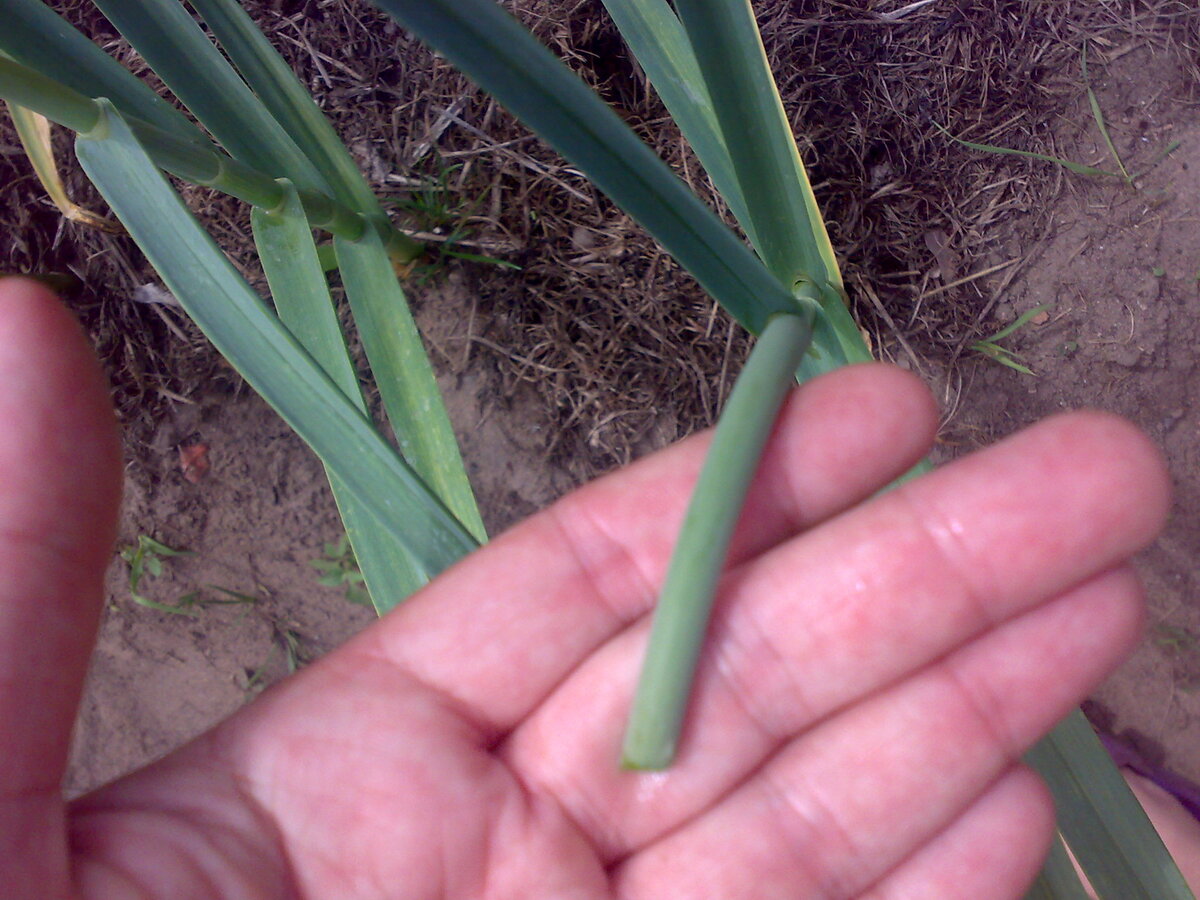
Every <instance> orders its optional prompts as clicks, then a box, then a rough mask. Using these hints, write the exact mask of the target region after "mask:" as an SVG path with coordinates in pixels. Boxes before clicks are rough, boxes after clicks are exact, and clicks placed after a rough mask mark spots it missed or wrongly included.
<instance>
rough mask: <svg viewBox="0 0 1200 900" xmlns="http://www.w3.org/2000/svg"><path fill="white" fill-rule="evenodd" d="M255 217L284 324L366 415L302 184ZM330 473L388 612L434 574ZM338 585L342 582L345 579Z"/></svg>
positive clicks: (378, 605) (376, 601)
mask: <svg viewBox="0 0 1200 900" xmlns="http://www.w3.org/2000/svg"><path fill="white" fill-rule="evenodd" d="M251 222H252V225H253V229H254V242H255V245H256V246H257V247H258V251H259V258H260V259H261V261H262V264H263V271H264V272H265V273H266V276H267V282H268V284H270V286H271V295H272V297H273V298H274V300H275V308H276V311H277V312H278V313H279V318H280V321H282V322H283V324H284V325H285V326H286V327H287V328H288V330H289V331H291V333H292V334H293V335H294V336H295V337H296V339H297V340H298V341H299V342H300V344H301V346H303V347H304V348H305V349H306V350H307V351H308V352H309V354H311V356H312V357H313V359H314V360H315V361H316V363H317V364H318V365H319V366H321V368H322V369H324V370H325V373H326V374H327V375H328V376H329V377H330V379H331V380H332V381H333V382H334V384H336V385H337V387H338V388H339V389H340V390H341V392H342V393H343V394H344V395H346V397H347V398H348V399H349V400H350V401H351V402H352V403H353V404H354V405H355V406H356V407H357V408H358V409H359V411H360V412H362V413H363V414H364V415H365V414H366V412H367V406H366V402H365V401H364V400H363V397H362V392H361V390H360V389H359V384H358V376H357V374H356V373H355V371H354V365H353V363H352V362H351V359H350V354H349V352H348V351H347V349H346V343H345V339H344V337H343V335H342V330H341V326H340V324H339V322H338V318H337V313H336V311H335V309H334V305H333V300H332V298H331V297H330V295H329V289H328V287H327V286H326V283H325V273H324V272H323V271H322V269H321V263H320V260H319V259H318V257H317V248H316V244H315V243H314V241H313V238H312V229H311V227H310V226H309V222H308V218H307V217H306V216H305V215H304V207H303V206H302V205H301V203H300V198H299V196H298V195H297V193H296V191H295V189H294V188H292V187H291V186H290V185H288V186H287V187H286V197H285V200H284V203H283V205H282V206H281V207H280V208H279V209H278V210H273V211H270V212H268V211H267V210H263V209H255V210H253V211H252V213H251ZM325 472H326V476H327V477H328V479H329V486H330V489H331V490H332V492H333V498H334V502H335V503H337V506H338V510H339V512H340V513H341V517H342V524H343V525H344V526H345V529H346V534H347V536H348V537H349V539H350V543H351V544H352V546H353V548H354V555H355V558H356V559H357V560H358V563H359V566H360V567H361V569H362V573H363V578H364V579H365V580H366V583H367V590H368V592H369V593H370V595H371V602H372V603H373V605H374V606H375V609H376V611H377V612H378V613H379V614H380V615H383V613H385V612H387V611H388V610H390V609H391V608H393V607H394V606H396V605H397V604H398V603H399V602H400V601H402V600H403V599H404V598H405V597H407V596H409V595H410V594H412V593H414V592H415V591H416V590H418V589H419V588H421V587H422V586H424V585H425V584H426V583H427V582H428V581H429V579H430V575H431V573H430V572H429V571H428V569H427V568H425V567H424V566H422V565H421V564H420V562H419V561H418V560H417V559H415V558H414V557H413V555H412V554H411V553H409V552H407V550H406V549H405V548H404V546H403V545H402V544H398V543H397V542H396V541H395V540H394V539H393V538H392V537H391V535H390V534H389V533H388V529H387V528H386V527H385V525H384V524H383V523H381V522H380V521H379V520H378V519H377V518H376V516H375V515H374V514H373V513H372V512H371V510H369V509H368V508H367V507H366V506H365V505H363V504H362V503H361V502H360V501H359V500H358V498H357V497H356V496H355V495H354V493H353V491H351V490H350V489H349V488H348V487H347V486H346V484H345V483H344V482H343V481H342V479H341V478H340V477H339V476H338V475H337V474H336V473H334V472H332V471H331V470H330V469H329V467H328V466H326V468H325ZM316 562H322V561H321V560H317V561H316ZM314 564H315V563H314ZM333 565H336V564H333ZM325 577H326V578H328V577H330V576H325ZM334 583H335V584H340V583H341V579H340V578H337V579H336V580H335V582H334Z"/></svg>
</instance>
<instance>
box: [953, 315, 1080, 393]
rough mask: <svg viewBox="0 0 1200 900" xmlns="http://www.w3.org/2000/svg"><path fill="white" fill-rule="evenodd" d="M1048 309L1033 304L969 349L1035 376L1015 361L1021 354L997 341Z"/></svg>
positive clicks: (1027, 368)
mask: <svg viewBox="0 0 1200 900" xmlns="http://www.w3.org/2000/svg"><path fill="white" fill-rule="evenodd" d="M1048 309H1049V307H1048V306H1045V305H1042V306H1035V307H1034V308H1033V309H1031V310H1029V311H1028V312H1024V313H1022V314H1021V315H1020V316H1018V317H1017V319H1016V321H1015V322H1013V323H1012V324H1011V325H1006V326H1005V327H1004V328H1001V329H1000V330H999V331H997V332H996V333H995V334H993V335H991V336H990V337H986V338H983V340H979V341H976V342H975V343H973V344H972V345H971V349H972V350H974V351H975V352H976V353H982V354H983V355H984V356H987V357H990V358H992V359H994V360H995V361H996V362H998V363H1000V365H1002V366H1008V367H1009V368H1010V369H1015V370H1016V371H1018V372H1020V373H1021V374H1022V375H1034V376H1036V375H1037V373H1036V372H1034V371H1033V370H1032V369H1031V368H1029V367H1028V366H1026V365H1024V364H1023V363H1020V362H1018V361H1017V360H1019V359H1020V358H1021V355H1020V354H1019V353H1017V352H1016V351H1015V350H1009V349H1008V348H1007V347H1002V346H1001V345H1000V343H999V342H1000V341H1002V340H1004V339H1005V338H1006V337H1008V336H1009V335H1010V334H1012V333H1013V332H1014V331H1017V330H1018V329H1020V328H1024V327H1025V326H1026V325H1028V324H1029V322H1030V320H1032V319H1034V318H1036V317H1037V316H1038V315H1040V314H1041V313H1044V312H1046V311H1047V310H1048ZM1066 346H1067V345H1064V349H1066ZM1078 346H1079V345H1078V344H1076V345H1075V347H1076V348H1078ZM1068 352H1071V351H1068Z"/></svg>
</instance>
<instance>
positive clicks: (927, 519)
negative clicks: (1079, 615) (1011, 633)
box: [892, 486, 1040, 635]
mask: <svg viewBox="0 0 1200 900" xmlns="http://www.w3.org/2000/svg"><path fill="white" fill-rule="evenodd" d="M892 496H893V498H894V500H893V502H894V503H896V504H897V505H900V506H901V507H902V508H903V509H904V512H905V514H906V516H907V518H908V521H909V523H910V530H911V531H912V532H913V533H916V534H920V535H922V536H923V537H924V538H925V540H926V543H927V544H928V546H929V548H930V551H931V553H932V555H933V556H934V557H935V559H936V560H937V561H938V562H940V563H941V565H942V566H944V567H945V568H946V569H948V570H949V571H950V572H952V573H953V576H954V580H955V581H956V582H957V583H958V584H959V586H960V587H961V600H962V601H964V603H965V604H966V605H967V606H969V607H970V610H971V612H970V621H971V622H972V624H973V625H974V627H973V628H972V630H971V632H970V634H971V635H976V634H979V633H980V632H982V631H984V630H986V629H987V628H991V627H994V626H996V625H997V624H999V622H1000V621H1001V619H1000V618H999V617H997V616H996V615H995V614H994V613H992V611H991V610H990V609H989V607H988V603H987V599H986V598H987V595H988V591H987V590H986V589H985V588H981V587H980V586H979V585H978V584H977V583H976V582H975V580H974V579H973V578H972V577H971V571H972V566H979V567H982V566H983V565H984V560H981V559H975V558H973V557H974V556H975V555H976V554H973V553H972V551H971V549H970V548H969V547H968V546H967V545H966V544H965V543H963V541H962V529H961V528H956V527H955V526H954V525H952V524H950V519H951V518H952V517H951V516H949V515H948V514H946V513H945V512H943V511H942V510H940V509H937V508H935V507H934V505H933V504H931V503H923V502H922V501H921V500H920V498H919V495H918V492H916V491H913V490H911V489H909V488H908V487H907V486H905V487H902V488H901V489H900V490H898V491H894V492H893V494H892ZM966 560H971V562H970V564H969V565H968V564H966ZM1038 599H1040V598H1038Z"/></svg>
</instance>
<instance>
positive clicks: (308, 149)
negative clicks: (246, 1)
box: [190, 0, 384, 218]
mask: <svg viewBox="0 0 1200 900" xmlns="http://www.w3.org/2000/svg"><path fill="white" fill-rule="evenodd" d="M190 2H191V6H192V7H193V8H194V9H195V10H196V12H198V13H199V14H200V15H201V17H202V18H203V19H204V22H205V24H206V25H208V27H209V29H211V31H212V33H213V35H214V36H215V37H216V39H217V41H218V42H219V43H220V45H221V48H222V49H223V50H224V51H225V53H226V54H228V56H229V58H230V59H231V60H232V61H233V64H234V65H235V66H237V69H238V71H239V72H240V73H241V75H242V78H244V79H245V80H246V83H247V84H248V85H249V86H250V88H251V90H253V91H254V93H255V94H256V95H257V97H258V98H259V100H260V101H261V102H262V105H263V106H264V107H265V108H266V110H267V111H268V112H269V113H270V114H271V116H272V117H274V119H275V121H277V122H278V123H279V124H280V125H281V126H282V127H283V129H284V131H286V132H287V133H288V135H289V136H290V137H291V138H292V140H293V141H294V142H295V144H296V146H297V147H299V148H300V150H301V151H302V152H303V153H304V155H305V156H306V157H307V158H308V159H309V160H311V161H312V163H313V165H315V166H316V168H317V169H318V170H319V171H320V173H321V175H322V177H323V178H324V179H325V181H326V183H328V184H329V186H330V188H331V189H332V191H333V193H334V196H336V197H337V198H338V199H339V200H340V201H341V202H342V203H345V204H346V205H347V206H350V207H353V208H355V209H358V210H361V211H362V212H364V213H365V212H370V213H372V214H374V215H375V216H376V218H383V217H384V214H383V211H382V210H381V209H380V207H379V202H378V200H377V199H376V197H375V194H374V192H373V191H372V190H371V189H370V188H369V187H368V186H367V184H366V182H365V181H363V178H362V174H361V173H360V172H359V169H358V166H356V165H355V163H354V160H353V159H352V158H351V156H350V154H349V153H348V152H347V150H346V147H345V145H344V144H343V143H342V142H341V140H340V139H339V138H338V136H337V132H335V131H334V130H333V126H332V125H330V123H329V120H328V119H327V118H325V114H324V113H322V112H321V110H320V108H319V107H318V106H317V104H316V103H315V102H313V99H312V97H311V95H310V94H309V93H308V91H307V90H306V89H305V88H304V86H303V85H301V84H300V82H299V81H298V80H297V79H296V76H295V74H294V73H293V72H292V70H291V68H290V67H289V66H288V64H287V63H286V62H284V60H283V57H281V56H280V55H279V53H278V52H277V51H276V50H275V48H274V47H272V46H271V42H270V41H268V40H267V39H266V38H265V37H264V36H263V33H262V32H261V31H259V29H258V27H257V26H256V25H255V24H254V22H253V20H252V19H251V18H250V16H248V15H247V14H246V11H245V10H244V9H242V7H241V6H240V5H239V4H238V3H237V2H235V0H190Z"/></svg>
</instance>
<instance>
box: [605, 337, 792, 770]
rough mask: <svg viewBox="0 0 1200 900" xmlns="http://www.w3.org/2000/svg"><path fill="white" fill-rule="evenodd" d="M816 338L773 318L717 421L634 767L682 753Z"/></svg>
mask: <svg viewBox="0 0 1200 900" xmlns="http://www.w3.org/2000/svg"><path fill="white" fill-rule="evenodd" d="M811 339H812V324H811V317H801V316H796V315H777V316H774V317H772V318H771V319H770V320H769V321H768V322H767V325H766V327H765V328H764V329H763V332H762V336H761V337H759V339H758V343H757V344H755V346H754V350H753V352H752V353H751V354H750V359H749V360H748V361H747V363H746V367H745V368H744V369H743V370H742V373H741V374H740V375H739V376H738V379H737V383H736V384H735V385H734V387H733V392H732V393H731V394H730V396H729V402H728V403H727V404H726V407H725V411H724V412H723V413H722V415H721V420H720V422H719V423H718V424H717V430H716V433H715V434H714V435H713V441H712V446H711V447H710V448H709V451H708V457H707V458H706V459H705V462H704V468H703V470H702V471H701V472H700V478H699V480H698V481H697V482H696V489H695V492H694V493H693V494H692V501H691V504H690V505H689V506H688V511H687V515H686V516H685V518H684V521H683V527H682V528H681V529H680V533H679V541H678V543H677V544H676V545H675V552H674V554H673V555H672V557H671V565H670V567H669V569H668V571H667V578H666V581H665V583H664V584H663V588H662V594H661V595H660V597H659V601H658V608H657V609H656V610H655V613H654V624H653V627H652V629H651V632H650V646H649V648H648V649H647V651H646V661H645V663H644V664H643V666H642V676H641V680H640V681H639V682H638V688H637V694H636V696H635V697H634V701H633V710H632V712H631V713H630V715H629V724H628V726H627V728H626V731H625V743H624V746H623V748H622V751H621V765H622V766H623V767H625V768H627V769H665V768H666V767H667V766H669V765H670V764H671V761H672V759H674V757H675V747H676V745H677V743H678V741H679V732H680V729H681V728H682V726H683V717H684V714H685V713H686V711H687V704H688V695H689V694H690V692H691V686H692V680H693V677H694V675H695V672H696V663H697V662H698V660H699V658H700V648H701V645H702V643H703V640H704V633H705V631H706V630H707V628H708V619H709V613H710V612H711V610H712V605H713V598H714V596H715V594H716V589H717V581H718V579H719V578H720V575H721V570H722V568H723V567H724V565H725V556H726V553H727V551H728V548H729V541H730V538H731V537H732V536H733V529H734V526H735V525H736V524H737V520H738V516H739V515H740V513H741V511H742V505H743V503H744V502H745V498H746V491H747V490H748V489H749V487H750V482H751V480H752V479H753V477H754V472H755V470H756V469H757V468H758V461H759V458H760V457H761V456H762V452H763V447H764V446H765V445H766V442H767V438H768V436H769V435H770V433H771V428H772V426H773V425H774V423H775V419H776V417H777V416H778V414H779V408H780V406H781V405H782V404H783V400H784V398H785V397H786V396H787V392H788V389H789V388H790V387H791V385H792V384H793V373H794V372H795V370H796V367H797V365H798V364H799V362H800V357H801V356H803V355H804V351H805V350H806V349H807V347H808V344H809V341H810V340H811Z"/></svg>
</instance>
